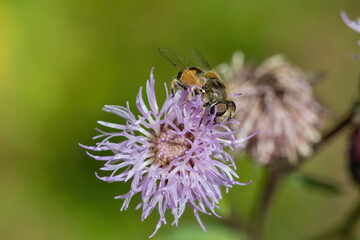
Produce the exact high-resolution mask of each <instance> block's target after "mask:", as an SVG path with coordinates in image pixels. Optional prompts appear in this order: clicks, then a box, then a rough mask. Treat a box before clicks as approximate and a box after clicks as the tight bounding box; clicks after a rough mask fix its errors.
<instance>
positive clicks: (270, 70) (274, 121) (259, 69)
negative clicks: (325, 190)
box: [218, 52, 327, 165]
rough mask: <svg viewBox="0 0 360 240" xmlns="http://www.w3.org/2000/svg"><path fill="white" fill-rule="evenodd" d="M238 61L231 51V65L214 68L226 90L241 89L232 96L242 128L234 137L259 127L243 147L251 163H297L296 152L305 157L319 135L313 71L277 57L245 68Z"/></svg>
mask: <svg viewBox="0 0 360 240" xmlns="http://www.w3.org/2000/svg"><path fill="white" fill-rule="evenodd" d="M243 59H244V58H243V55H242V54H241V53H239V52H237V53H235V54H234V56H233V60H232V64H231V65H227V64H222V65H220V66H219V69H218V71H219V72H221V73H222V74H223V76H224V79H225V81H227V82H228V85H229V89H230V91H231V94H234V95H235V94H237V93H242V95H241V96H239V97H234V102H235V104H236V108H237V112H236V114H235V115H234V119H235V120H237V121H239V122H240V123H241V126H242V129H241V130H240V131H239V132H238V135H237V137H238V138H239V139H240V138H242V137H244V136H247V135H249V134H251V133H253V132H255V131H257V130H260V131H259V133H258V134H257V135H256V136H254V137H253V138H251V139H249V141H248V142H247V146H246V149H247V151H248V152H249V153H250V155H251V156H252V158H253V159H254V160H255V161H257V162H258V163H260V164H264V165H267V164H270V163H272V162H274V161H277V160H279V159H285V160H286V161H288V162H289V163H290V164H292V165H295V164H297V163H298V160H299V155H300V156H309V155H311V153H312V147H311V146H312V144H313V143H316V142H318V141H319V140H320V139H321V135H320V132H319V130H320V129H321V127H322V126H323V123H324V120H325V118H326V115H327V112H326V111H325V109H324V108H323V107H322V106H321V104H320V103H319V102H318V101H317V100H316V98H315V95H314V92H313V86H312V83H313V82H314V80H315V79H314V77H313V76H314V74H312V75H309V74H305V73H304V72H303V71H302V70H300V69H299V68H297V67H295V66H294V65H292V64H290V63H288V62H286V61H285V59H284V57H283V56H281V55H276V56H274V57H271V58H269V59H267V60H266V61H264V62H263V63H262V64H261V65H260V66H248V65H246V64H244V63H243ZM232 128H233V130H238V129H236V127H235V125H233V126H232Z"/></svg>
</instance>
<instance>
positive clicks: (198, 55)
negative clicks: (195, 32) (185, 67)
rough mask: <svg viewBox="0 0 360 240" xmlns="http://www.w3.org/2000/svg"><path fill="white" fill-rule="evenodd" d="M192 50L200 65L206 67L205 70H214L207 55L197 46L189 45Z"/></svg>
mask: <svg viewBox="0 0 360 240" xmlns="http://www.w3.org/2000/svg"><path fill="white" fill-rule="evenodd" d="M189 48H190V52H191V53H192V55H193V56H194V57H195V58H196V59H197V60H198V61H199V63H200V67H202V68H204V69H205V70H212V69H213V68H212V67H211V65H210V64H209V62H208V61H207V60H206V59H205V57H204V56H203V55H202V54H201V53H200V52H199V51H198V50H196V49H195V48H193V47H189Z"/></svg>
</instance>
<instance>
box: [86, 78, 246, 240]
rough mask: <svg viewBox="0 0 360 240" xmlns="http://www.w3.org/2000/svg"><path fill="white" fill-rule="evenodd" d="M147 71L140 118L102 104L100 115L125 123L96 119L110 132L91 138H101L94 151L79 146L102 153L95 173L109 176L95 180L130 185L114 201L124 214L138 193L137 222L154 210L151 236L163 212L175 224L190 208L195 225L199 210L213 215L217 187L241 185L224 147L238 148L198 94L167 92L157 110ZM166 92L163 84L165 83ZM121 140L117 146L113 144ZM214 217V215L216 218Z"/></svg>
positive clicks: (138, 103) (140, 98) (218, 195)
mask: <svg viewBox="0 0 360 240" xmlns="http://www.w3.org/2000/svg"><path fill="white" fill-rule="evenodd" d="M154 83H155V80H154V77H153V73H152V72H151V75H150V80H148V81H147V84H146V94H147V100H148V105H147V104H145V101H144V99H143V96H142V88H140V91H139V93H138V95H137V98H136V106H137V109H138V111H139V112H140V115H138V116H135V115H134V114H133V113H132V112H131V111H130V108H129V103H127V107H121V106H112V105H107V106H105V107H104V109H103V110H104V111H107V112H110V113H114V114H116V115H118V116H119V117H121V118H123V119H125V120H126V123H125V124H115V123H108V122H103V121H99V124H101V125H103V126H105V127H109V128H113V129H115V130H116V131H115V132H104V131H100V130H99V131H100V135H98V136H96V137H95V139H98V138H102V140H101V141H100V142H98V143H96V146H95V147H87V146H83V147H85V148H87V149H89V150H92V151H107V152H110V153H111V154H110V155H109V156H95V155H92V154H90V153H88V154H89V155H90V156H91V157H93V158H94V159H96V160H100V161H104V162H105V164H104V167H103V168H101V170H104V171H109V172H111V173H110V175H109V176H104V177H99V178H100V179H101V180H103V181H107V182H127V181H131V189H130V191H129V192H128V193H126V194H124V195H120V196H117V197H116V198H117V199H124V203H123V206H122V208H121V210H126V209H127V208H128V206H129V202H130V200H131V198H132V197H133V196H134V195H135V194H137V193H139V194H141V202H140V203H139V204H138V205H137V207H136V208H137V209H139V208H142V220H144V219H146V218H147V217H148V216H149V214H150V213H151V212H152V211H153V210H154V209H156V210H157V212H158V213H159V215H160V218H159V221H158V224H157V225H156V230H155V232H154V233H153V234H152V235H151V236H150V237H152V236H153V235H154V234H155V233H156V232H157V230H158V229H159V228H160V226H161V225H162V224H163V223H166V220H165V212H166V210H168V209H169V210H170V211H171V214H172V215H173V216H174V221H173V223H172V224H175V225H176V226H177V224H178V221H179V218H180V217H181V215H182V214H183V212H184V210H185V207H186V205H188V206H190V207H191V208H192V209H193V211H194V215H195V217H196V218H197V220H198V222H199V224H200V225H201V227H202V228H203V229H204V231H205V228H204V226H203V224H202V223H201V220H200V217H199V212H202V213H205V214H209V215H211V214H214V215H215V216H218V215H217V214H216V212H215V208H217V207H218V203H219V199H221V196H222V195H221V189H220V187H221V186H224V187H225V188H226V190H228V188H230V187H232V186H233V185H245V184H244V183H239V182H238V181H236V180H235V178H238V176H237V174H236V173H235V172H234V170H233V169H235V164H234V161H233V158H232V157H231V156H230V155H229V154H228V153H227V152H226V151H225V150H224V148H230V149H233V148H234V147H239V146H240V144H241V142H242V141H241V140H240V141H239V140H238V141H236V140H235V138H234V136H233V132H232V131H231V130H230V129H229V128H228V127H227V126H226V125H224V124H222V123H215V122H214V117H215V116H214V115H211V114H210V111H209V110H208V109H205V112H203V111H204V109H203V103H202V101H201V97H200V96H194V97H191V98H190V99H189V100H187V96H188V95H189V91H177V92H176V93H175V95H169V94H168V92H167V91H166V92H167V97H166V100H165V101H164V103H163V105H162V107H161V108H159V107H158V104H157V100H156V97H155V90H154ZM165 89H166V85H165ZM116 137H123V138H125V140H124V141H122V142H117V141H113V139H115V138H116ZM218 217H219V216H218Z"/></svg>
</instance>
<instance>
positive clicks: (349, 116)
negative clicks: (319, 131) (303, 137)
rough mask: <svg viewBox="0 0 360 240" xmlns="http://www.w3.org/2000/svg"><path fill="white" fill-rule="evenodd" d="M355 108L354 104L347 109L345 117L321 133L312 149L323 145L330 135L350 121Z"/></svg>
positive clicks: (314, 149) (332, 135) (317, 148)
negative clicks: (319, 138)
mask: <svg viewBox="0 0 360 240" xmlns="http://www.w3.org/2000/svg"><path fill="white" fill-rule="evenodd" d="M355 110H356V105H355V106H354V107H353V108H352V109H351V111H349V113H348V114H347V115H345V117H344V118H343V119H342V120H341V121H340V122H338V123H337V124H336V125H335V126H334V127H333V128H331V129H330V130H329V131H328V132H326V133H325V134H323V137H322V139H321V141H320V142H318V143H316V144H314V145H313V151H314V152H316V151H317V150H319V149H320V148H321V147H322V146H324V145H325V144H326V143H327V142H328V141H329V140H330V139H331V138H332V137H334V136H335V135H336V134H337V133H338V132H340V131H341V130H342V129H344V127H346V126H347V125H348V124H350V123H351V120H352V118H353V117H354V114H355Z"/></svg>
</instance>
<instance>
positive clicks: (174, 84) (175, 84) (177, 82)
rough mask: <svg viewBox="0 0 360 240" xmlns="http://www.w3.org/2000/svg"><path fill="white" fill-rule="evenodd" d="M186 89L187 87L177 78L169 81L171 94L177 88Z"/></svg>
mask: <svg viewBox="0 0 360 240" xmlns="http://www.w3.org/2000/svg"><path fill="white" fill-rule="evenodd" d="M179 89H181V90H186V89H187V87H186V86H185V85H184V84H183V83H182V82H181V81H180V80H179V79H177V78H175V79H174V80H173V81H172V82H171V94H172V95H174V94H175V92H176V91H177V90H179Z"/></svg>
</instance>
